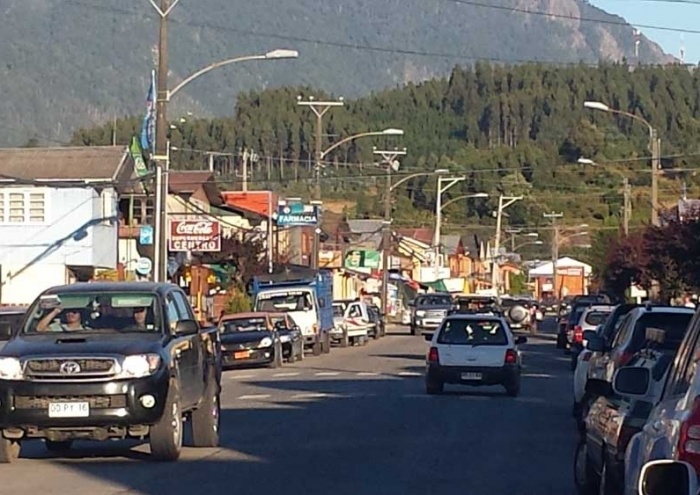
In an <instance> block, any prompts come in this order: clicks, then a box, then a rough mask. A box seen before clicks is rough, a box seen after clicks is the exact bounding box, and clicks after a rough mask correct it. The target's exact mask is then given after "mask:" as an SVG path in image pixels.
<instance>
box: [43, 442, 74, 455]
mask: <svg viewBox="0 0 700 495" xmlns="http://www.w3.org/2000/svg"><path fill="white" fill-rule="evenodd" d="M44 445H45V446H46V450H48V451H49V452H56V453H60V452H68V451H69V450H70V448H71V447H72V446H73V441H72V440H64V441H62V442H53V441H51V440H44Z"/></svg>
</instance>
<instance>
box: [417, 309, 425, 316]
mask: <svg viewBox="0 0 700 495" xmlns="http://www.w3.org/2000/svg"><path fill="white" fill-rule="evenodd" d="M416 316H425V311H423V310H422V309H419V310H418V311H416Z"/></svg>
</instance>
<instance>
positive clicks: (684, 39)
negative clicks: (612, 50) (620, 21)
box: [591, 0, 700, 64]
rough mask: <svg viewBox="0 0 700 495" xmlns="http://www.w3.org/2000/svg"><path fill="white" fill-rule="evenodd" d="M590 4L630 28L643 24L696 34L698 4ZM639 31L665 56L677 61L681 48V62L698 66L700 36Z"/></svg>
mask: <svg viewBox="0 0 700 495" xmlns="http://www.w3.org/2000/svg"><path fill="white" fill-rule="evenodd" d="M591 3H592V4H593V5H595V6H596V7H600V8H602V9H603V10H606V11H608V12H610V13H611V14H617V15H620V16H622V17H624V18H625V19H626V20H627V22H629V23H630V24H632V25H633V26H637V27H638V25H639V24H646V25H653V26H664V27H671V28H676V29H678V28H680V29H691V30H695V31H697V32H700V22H698V21H699V20H700V0H591ZM640 29H641V31H642V33H643V34H644V35H645V36H646V37H648V38H650V39H652V40H653V41H656V42H657V43H658V44H659V45H661V47H662V48H663V49H664V51H666V53H670V54H671V55H674V56H675V57H680V48H681V44H683V45H684V46H685V61H686V62H687V63H693V64H697V63H698V62H700V34H691V33H685V34H681V33H678V32H670V31H660V30H657V29H650V28H640Z"/></svg>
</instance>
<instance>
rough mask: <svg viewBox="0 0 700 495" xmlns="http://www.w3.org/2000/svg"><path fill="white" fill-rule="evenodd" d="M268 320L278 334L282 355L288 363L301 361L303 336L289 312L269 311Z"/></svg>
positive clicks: (302, 357)
mask: <svg viewBox="0 0 700 495" xmlns="http://www.w3.org/2000/svg"><path fill="white" fill-rule="evenodd" d="M270 320H271V321H272V324H273V325H274V327H275V329H276V330H277V333H278V334H279V336H280V342H282V356H283V357H285V358H287V362H288V363H293V362H295V361H297V360H299V361H303V359H304V336H303V335H302V334H301V328H299V325H297V324H296V322H295V321H294V318H292V316H291V315H290V314H289V313H270Z"/></svg>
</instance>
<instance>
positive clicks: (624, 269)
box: [602, 233, 649, 297]
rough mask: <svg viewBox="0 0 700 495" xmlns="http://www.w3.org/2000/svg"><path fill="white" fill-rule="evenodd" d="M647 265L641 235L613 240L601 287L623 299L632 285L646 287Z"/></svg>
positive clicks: (647, 283)
mask: <svg viewBox="0 0 700 495" xmlns="http://www.w3.org/2000/svg"><path fill="white" fill-rule="evenodd" d="M647 263H648V260H647V253H646V252H645V249H644V235H643V233H636V234H631V235H629V236H627V237H620V238H617V239H614V240H613V241H612V242H611V243H610V244H609V248H608V253H607V257H606V263H605V270H604V272H603V276H602V282H603V286H604V287H605V288H606V289H607V290H608V291H610V292H612V293H613V294H614V295H615V296H618V297H624V295H625V292H626V291H627V289H629V287H630V286H631V285H632V284H634V283H640V284H642V285H643V286H645V287H648V286H649V279H648V276H647V271H646V267H647Z"/></svg>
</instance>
